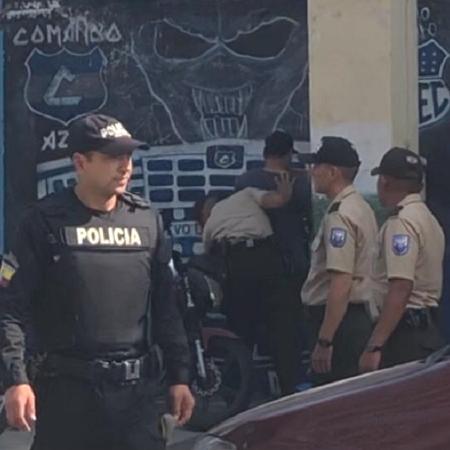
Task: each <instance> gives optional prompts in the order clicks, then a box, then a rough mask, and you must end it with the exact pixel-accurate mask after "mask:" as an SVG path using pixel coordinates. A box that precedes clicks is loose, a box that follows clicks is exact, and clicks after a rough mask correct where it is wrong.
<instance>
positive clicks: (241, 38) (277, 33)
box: [227, 19, 294, 58]
mask: <svg viewBox="0 0 450 450" xmlns="http://www.w3.org/2000/svg"><path fill="white" fill-rule="evenodd" d="M293 28H294V24H293V23H292V22H291V21H289V20H287V19H277V20H276V21H274V22H271V23H268V24H263V25H260V26H258V27H257V28H255V29H253V30H252V31H250V32H246V33H240V34H238V36H237V37H236V38H234V39H232V40H229V41H227V47H228V48H230V49H231V50H232V51H233V52H235V53H238V54H240V55H245V56H250V57H253V58H273V57H275V56H277V55H278V54H280V53H281V52H282V51H283V49H284V48H285V47H286V44H287V42H288V40H289V37H290V36H291V33H292V30H293Z"/></svg>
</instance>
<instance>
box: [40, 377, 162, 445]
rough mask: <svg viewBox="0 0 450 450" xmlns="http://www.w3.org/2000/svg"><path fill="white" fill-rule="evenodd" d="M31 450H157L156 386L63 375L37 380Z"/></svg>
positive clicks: (159, 439) (159, 440)
mask: <svg viewBox="0 0 450 450" xmlns="http://www.w3.org/2000/svg"><path fill="white" fill-rule="evenodd" d="M35 392H36V396H37V399H36V402H37V423H36V435H35V439H34V442H33V446H32V448H31V450H161V449H165V448H166V446H165V441H164V439H163V437H162V434H161V428H160V409H158V407H157V405H156V397H157V394H158V393H159V392H160V388H159V385H158V384H157V383H156V382H155V381H154V380H151V379H147V378H142V379H140V380H138V381H136V382H134V384H131V383H127V384H118V383H111V382H98V383H93V382H90V381H87V380H82V379H75V378H70V377H67V376H57V377H45V378H40V379H38V380H36V385H35Z"/></svg>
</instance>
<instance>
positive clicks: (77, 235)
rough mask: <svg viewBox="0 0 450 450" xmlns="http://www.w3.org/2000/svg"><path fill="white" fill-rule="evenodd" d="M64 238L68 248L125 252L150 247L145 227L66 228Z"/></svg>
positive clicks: (147, 230)
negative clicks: (112, 249) (110, 249)
mask: <svg viewBox="0 0 450 450" xmlns="http://www.w3.org/2000/svg"><path fill="white" fill-rule="evenodd" d="M64 238H65V242H66V244H67V245H69V246H70V247H87V248H89V247H92V248H93V247H95V248H114V249H123V250H126V249H136V248H148V247H149V246H150V235H149V229H148V228H146V227H117V226H111V227H94V226H92V227H66V228H64Z"/></svg>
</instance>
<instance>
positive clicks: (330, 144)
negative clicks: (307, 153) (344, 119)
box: [311, 136, 361, 168]
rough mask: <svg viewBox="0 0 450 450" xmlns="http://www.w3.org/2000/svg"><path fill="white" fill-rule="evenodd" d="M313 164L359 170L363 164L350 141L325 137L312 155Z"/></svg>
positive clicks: (335, 137)
mask: <svg viewBox="0 0 450 450" xmlns="http://www.w3.org/2000/svg"><path fill="white" fill-rule="evenodd" d="M311 160H312V163H313V164H329V165H331V166H336V167H348V168H357V167H359V166H360V164H361V162H360V160H359V157H358V153H357V152H356V150H355V149H354V148H353V146H352V144H351V142H350V141H348V140H347V139H345V138H342V137H338V136H324V137H323V138H322V145H321V146H320V148H319V150H318V151H317V152H316V153H311Z"/></svg>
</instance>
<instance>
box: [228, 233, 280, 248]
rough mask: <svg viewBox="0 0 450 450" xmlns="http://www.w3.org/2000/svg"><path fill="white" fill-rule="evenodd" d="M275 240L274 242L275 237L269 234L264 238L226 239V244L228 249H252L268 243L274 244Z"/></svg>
mask: <svg viewBox="0 0 450 450" xmlns="http://www.w3.org/2000/svg"><path fill="white" fill-rule="evenodd" d="M273 242H274V240H273V237H272V236H269V237H267V238H264V239H242V240H236V241H230V240H226V241H225V246H226V249H227V250H241V249H243V248H245V249H249V248H250V249H251V248H259V247H264V246H266V245H272V244H273Z"/></svg>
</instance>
